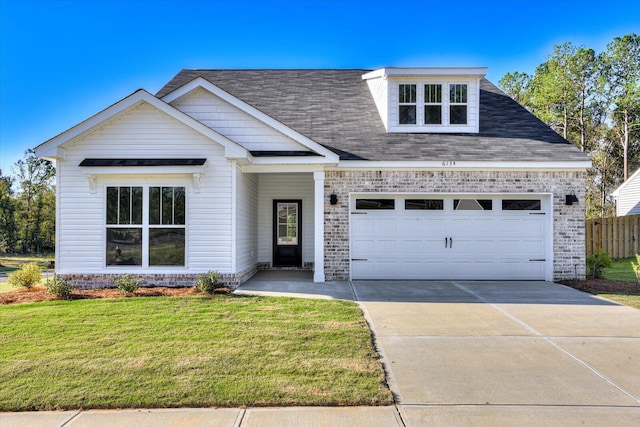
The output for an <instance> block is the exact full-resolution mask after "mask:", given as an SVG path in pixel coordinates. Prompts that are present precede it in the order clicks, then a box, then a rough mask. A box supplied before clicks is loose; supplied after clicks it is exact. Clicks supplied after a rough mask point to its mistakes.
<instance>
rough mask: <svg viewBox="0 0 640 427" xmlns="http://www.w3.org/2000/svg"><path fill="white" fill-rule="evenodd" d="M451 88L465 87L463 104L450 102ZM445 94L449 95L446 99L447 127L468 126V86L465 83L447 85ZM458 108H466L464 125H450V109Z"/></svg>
mask: <svg viewBox="0 0 640 427" xmlns="http://www.w3.org/2000/svg"><path fill="white" fill-rule="evenodd" d="M453 86H466V88H465V98H466V99H465V102H454V101H451V90H452V87H453ZM447 93H448V94H449V96H448V97H447V98H448V101H449V102H448V104H449V105H448V107H447V109H448V110H449V114H448V116H449V126H468V124H469V84H467V83H449V90H448V91H447ZM460 106H464V107H466V110H465V111H466V117H465V122H464V123H451V107H460Z"/></svg>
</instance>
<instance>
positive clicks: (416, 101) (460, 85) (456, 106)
mask: <svg viewBox="0 0 640 427" xmlns="http://www.w3.org/2000/svg"><path fill="white" fill-rule="evenodd" d="M486 72H487V69H486V68H380V69H378V70H375V71H371V72H369V73H367V74H365V75H363V76H362V79H363V80H365V81H366V82H367V85H368V86H369V90H370V91H371V95H372V96H373V99H374V100H375V103H376V107H377V108H378V113H379V114H380V118H381V119H382V122H383V123H384V127H385V129H386V130H387V132H389V133H478V129H479V104H480V79H482V78H483V77H484V75H485V74H486Z"/></svg>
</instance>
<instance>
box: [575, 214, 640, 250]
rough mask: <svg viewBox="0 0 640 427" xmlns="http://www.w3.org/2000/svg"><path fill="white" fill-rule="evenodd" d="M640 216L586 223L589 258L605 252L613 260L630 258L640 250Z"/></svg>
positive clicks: (602, 219)
mask: <svg viewBox="0 0 640 427" xmlns="http://www.w3.org/2000/svg"><path fill="white" fill-rule="evenodd" d="M639 238H640V215H629V216H617V217H609V218H595V219H588V220H587V221H586V239H585V240H586V245H587V256H589V255H591V254H593V253H596V252H598V251H600V250H603V251H605V252H607V253H609V255H611V258H629V257H633V256H635V254H637V253H638V250H639V249H640V244H639V242H638V239H639Z"/></svg>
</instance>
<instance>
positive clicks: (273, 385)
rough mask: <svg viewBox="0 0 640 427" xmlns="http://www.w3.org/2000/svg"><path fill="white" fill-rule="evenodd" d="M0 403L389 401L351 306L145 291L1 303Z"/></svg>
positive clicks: (10, 407)
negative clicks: (147, 295) (134, 294)
mask: <svg viewBox="0 0 640 427" xmlns="http://www.w3.org/2000/svg"><path fill="white" fill-rule="evenodd" d="M0 319H1V321H0V410H4V411H16V410H32V409H39V410H43V409H77V408H84V409H88V408H126V407H180V406H191V407H209V406H227V407H237V406H243V405H247V406H261V405H265V406H272V405H274V406H277V405H379V404H391V403H392V398H391V394H390V392H389V390H388V389H387V388H386V385H385V380H384V373H383V371H382V368H381V365H380V362H379V360H378V356H377V354H376V352H375V349H374V348H373V345H372V343H371V336H370V332H369V329H368V327H367V325H366V322H365V321H364V319H363V316H362V313H361V311H360V309H359V308H358V307H357V305H355V304H353V303H351V302H346V301H326V300H309V299H290V298H266V297H237V296H216V297H214V298H210V297H153V298H121V299H111V300H109V299H104V300H77V301H54V302H42V303H27V304H18V305H6V306H1V307H0Z"/></svg>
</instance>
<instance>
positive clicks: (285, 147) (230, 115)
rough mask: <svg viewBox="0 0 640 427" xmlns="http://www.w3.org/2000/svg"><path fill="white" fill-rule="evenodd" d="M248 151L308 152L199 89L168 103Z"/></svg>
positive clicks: (237, 109) (299, 145)
mask: <svg viewBox="0 0 640 427" xmlns="http://www.w3.org/2000/svg"><path fill="white" fill-rule="evenodd" d="M171 105H173V106H174V107H175V108H177V109H178V110H180V111H182V112H183V113H185V114H187V115H189V116H191V117H193V118H194V119H196V120H198V121H199V122H201V123H203V124H204V125H206V126H208V127H209V128H211V129H213V130H215V131H216V132H219V133H220V134H222V135H224V136H226V137H227V138H229V139H230V140H232V141H234V142H236V143H238V144H240V145H242V146H243V147H244V148H246V149H247V150H249V151H253V150H267V149H268V150H282V151H296V150H304V151H308V149H307V148H306V147H304V146H302V145H301V144H299V143H298V142H296V141H294V140H293V139H291V138H289V137H288V136H285V135H283V134H282V133H280V132H278V131H277V130H275V129H273V128H272V127H270V126H267V125H266V124H264V123H262V122H260V121H259V120H257V119H255V118H253V117H252V116H250V115H249V114H247V113H245V112H244V111H242V110H240V109H239V108H237V107H235V106H233V105H231V104H229V103H227V102H225V101H223V100H222V99H220V98H218V97H217V96H215V95H213V94H212V93H210V92H208V91H206V90H204V89H202V88H198V89H195V90H193V91H192V92H190V93H189V94H187V95H185V96H183V97H180V98H178V99H176V100H175V101H173V102H172V103H171Z"/></svg>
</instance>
